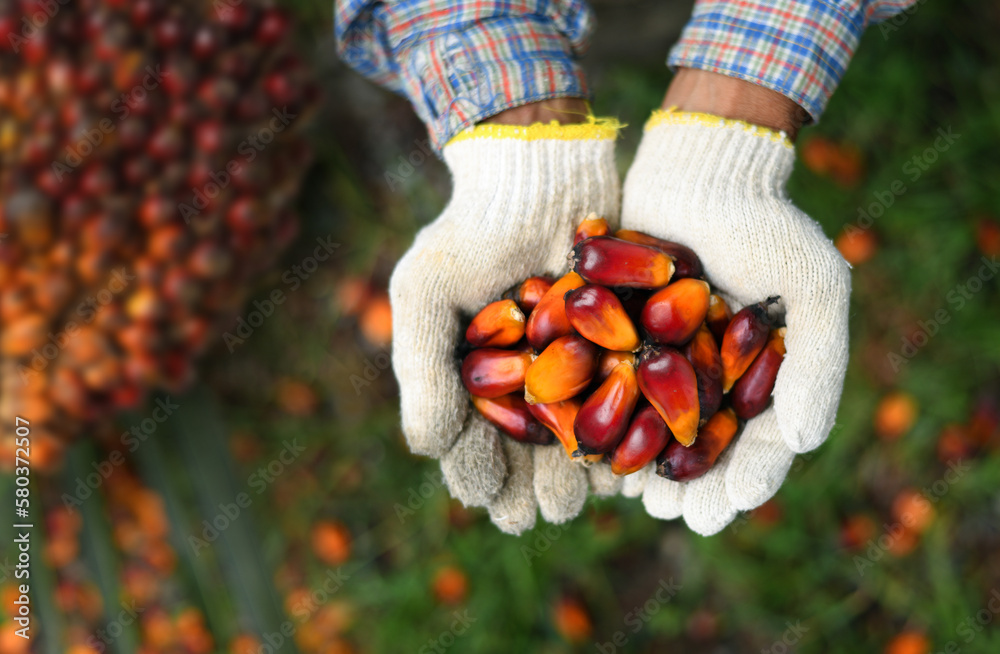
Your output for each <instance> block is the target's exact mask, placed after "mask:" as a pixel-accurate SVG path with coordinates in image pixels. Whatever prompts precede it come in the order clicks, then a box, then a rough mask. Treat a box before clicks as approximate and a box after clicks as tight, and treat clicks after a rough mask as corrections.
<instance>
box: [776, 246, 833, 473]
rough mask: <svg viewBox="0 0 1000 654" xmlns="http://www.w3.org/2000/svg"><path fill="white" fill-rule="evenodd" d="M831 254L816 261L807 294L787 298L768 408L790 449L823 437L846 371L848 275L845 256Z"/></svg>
mask: <svg viewBox="0 0 1000 654" xmlns="http://www.w3.org/2000/svg"><path fill="white" fill-rule="evenodd" d="M831 249H832V247H831ZM832 256H835V257H836V258H837V259H838V260H839V261H838V262H831V263H830V265H829V266H822V269H821V272H819V273H817V275H816V276H817V277H819V278H818V279H817V280H815V283H813V282H810V283H809V286H808V289H809V293H810V295H809V297H808V299H803V298H799V297H789V298H787V304H786V307H787V312H786V314H785V323H786V325H787V327H788V330H787V333H786V334H785V349H786V350H787V353H786V354H785V359H784V361H782V363H781V368H780V370H779V371H778V378H777V381H776V382H775V385H774V410H775V412H776V414H777V420H778V426H779V427H780V428H781V434H782V436H783V437H784V439H785V443H786V444H787V445H788V447H789V448H790V449H791V450H792V451H793V452H796V453H801V452H808V451H809V450H812V449H815V448H817V447H819V445H820V444H821V443H822V442H823V441H824V440H826V437H827V435H828V434H829V433H830V430H831V429H832V428H833V424H834V421H835V420H836V417H837V406H838V405H839V404H840V394H841V391H842V390H843V387H844V374H845V373H846V371H847V359H848V333H847V331H848V330H847V319H848V313H849V304H848V300H849V297H850V291H851V281H850V276H849V273H848V271H847V264H846V262H844V260H843V259H842V258H840V255H839V254H836V251H834V253H833V255H832ZM831 269H832V270H835V271H836V274H835V275H834V278H833V279H830V272H829V271H830V270H831ZM821 275H822V276H821Z"/></svg>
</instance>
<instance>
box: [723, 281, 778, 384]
mask: <svg viewBox="0 0 1000 654" xmlns="http://www.w3.org/2000/svg"><path fill="white" fill-rule="evenodd" d="M777 301H778V298H777V297H769V298H767V299H766V300H764V301H763V302H758V303H757V304H751V305H749V306H745V307H743V308H742V309H740V310H739V311H738V312H737V313H736V315H735V316H733V319H732V320H731V321H730V322H729V326H728V327H726V333H725V334H723V336H722V347H720V348H719V351H720V353H721V354H722V390H723V392H725V393H728V392H729V389H730V388H732V387H733V384H734V383H736V380H737V379H739V378H740V375H742V374H743V373H744V372H746V370H747V368H749V367H750V364H751V363H753V360H754V358H755V357H756V356H757V355H758V354H759V353H760V351H761V350H762V349H764V344H765V343H767V335H768V333H769V332H770V331H771V318H770V317H769V316H768V315H767V307H768V306H770V305H772V304H774V303H775V302H777Z"/></svg>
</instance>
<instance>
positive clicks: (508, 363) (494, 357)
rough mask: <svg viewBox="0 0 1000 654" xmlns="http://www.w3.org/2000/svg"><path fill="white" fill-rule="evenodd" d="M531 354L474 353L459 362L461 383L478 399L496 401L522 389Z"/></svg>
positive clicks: (494, 349) (485, 351) (513, 352)
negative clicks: (460, 363) (483, 398)
mask: <svg viewBox="0 0 1000 654" xmlns="http://www.w3.org/2000/svg"><path fill="white" fill-rule="evenodd" d="M532 357H533V355H532V354H529V353H528V352H518V351H516V350H499V349H496V348H483V349H481V350H473V351H472V352H469V354H468V355H467V356H466V357H465V361H463V362H462V383H464V384H465V388H467V389H468V391H469V392H470V393H472V394H473V395H476V396H478V397H486V398H491V399H492V398H495V397H500V396H501V395H507V394H508V393H514V392H517V391H519V390H521V388H522V387H523V386H524V375H525V372H526V371H527V370H528V366H529V365H530V364H531V359H532Z"/></svg>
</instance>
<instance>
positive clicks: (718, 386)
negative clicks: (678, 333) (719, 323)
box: [684, 323, 722, 422]
mask: <svg viewBox="0 0 1000 654" xmlns="http://www.w3.org/2000/svg"><path fill="white" fill-rule="evenodd" d="M684 356H685V357H687V360H688V361H690V362H691V365H692V366H693V367H694V374H695V376H696V377H697V378H698V406H699V407H700V413H701V420H702V422H704V421H705V420H708V418H709V416H712V415H714V414H715V412H716V411H718V410H719V406H720V405H721V404H722V356H721V355H720V354H719V346H718V345H716V344H715V337H714V336H712V332H711V331H709V329H708V326H707V325H705V324H704V323H703V324H702V325H701V327H699V328H698V331H696V332H695V334H694V338H692V339H691V340H690V341H688V344H687V345H685V346H684Z"/></svg>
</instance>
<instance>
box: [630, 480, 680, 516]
mask: <svg viewBox="0 0 1000 654" xmlns="http://www.w3.org/2000/svg"><path fill="white" fill-rule="evenodd" d="M636 474H638V473H636ZM684 492H685V488H684V484H681V483H678V482H676V481H670V480H669V479H666V478H664V477H661V476H660V475H658V474H656V472H654V471H651V472H650V473H649V475H647V477H646V488H645V490H643V491H642V504H643V506H645V507H646V513H648V514H649V515H651V516H653V517H654V518H659V519H661V520H673V519H674V518H679V517H680V516H681V514H682V513H683V512H684Z"/></svg>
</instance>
